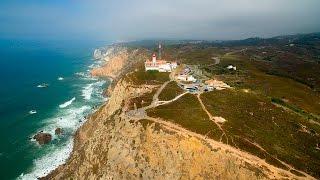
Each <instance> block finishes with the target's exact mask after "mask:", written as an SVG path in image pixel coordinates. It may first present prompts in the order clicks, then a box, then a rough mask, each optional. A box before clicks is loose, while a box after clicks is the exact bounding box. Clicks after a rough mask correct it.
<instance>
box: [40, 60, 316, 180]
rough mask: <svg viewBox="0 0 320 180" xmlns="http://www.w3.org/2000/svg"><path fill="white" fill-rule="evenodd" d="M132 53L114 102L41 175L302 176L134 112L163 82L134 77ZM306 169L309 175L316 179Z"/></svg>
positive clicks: (112, 94)
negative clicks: (62, 159) (135, 102)
mask: <svg viewBox="0 0 320 180" xmlns="http://www.w3.org/2000/svg"><path fill="white" fill-rule="evenodd" d="M129 59H130V58H127V60H126V62H127V63H124V64H126V65H127V66H124V67H122V68H120V69H117V68H116V69H117V71H116V72H115V73H117V74H118V76H113V77H114V78H115V79H114V80H113V81H112V85H110V86H109V87H108V90H107V91H108V94H109V100H108V102H106V103H104V104H103V105H102V106H101V107H99V109H98V110H97V111H96V112H95V113H93V114H91V115H90V117H89V118H88V120H87V121H86V122H85V123H84V124H83V126H81V127H80V128H79V129H78V130H77V132H76V133H75V136H74V147H73V150H72V153H71V155H70V157H69V158H68V160H67V162H66V163H65V164H63V165H61V166H59V167H58V168H57V169H55V170H54V171H52V172H51V173H50V174H49V175H47V176H46V177H43V178H41V179H65V178H71V177H72V178H80V179H97V178H101V179H112V178H114V177H117V178H119V179H132V178H133V179H143V178H147V179H161V178H164V179H179V178H182V177H185V178H191V179H194V178H197V177H198V178H200V177H207V178H208V179H214V178H219V177H220V178H221V177H223V178H225V179H235V178H239V177H240V179H257V178H258V179H281V178H285V177H286V178H288V177H290V178H296V179H300V178H301V177H300V178H299V176H297V175H295V174H293V173H291V172H290V171H286V170H284V169H281V168H278V167H275V166H273V165H270V164H268V163H267V162H266V161H265V160H263V159H260V158H258V157H256V156H254V155H251V154H250V153H247V152H244V151H240V150H239V149H237V148H234V147H231V146H230V145H227V144H223V143H222V142H218V141H215V140H213V139H208V138H207V137H205V136H202V135H200V134H197V133H195V132H192V131H189V130H187V129H184V128H183V127H181V126H179V125H176V124H173V123H171V122H169V121H165V120H163V119H157V118H149V119H141V118H133V117H132V116H131V117H130V116H128V113H127V112H128V111H129V108H128V107H127V106H128V104H127V103H128V101H130V99H131V98H134V97H140V96H141V95H144V94H146V93H150V92H151V91H152V90H154V89H155V88H159V87H160V86H159V85H156V86H155V85H153V87H151V86H150V85H149V86H148V85H146V84H139V85H138V84H134V82H130V81H128V78H127V77H128V74H127V73H129V72H130V73H133V72H136V69H134V68H133V67H134V66H133V65H134V64H135V63H129V62H130V61H129ZM136 63H137V62H136ZM107 67H108V66H107ZM109 68H112V67H111V66H109ZM119 70H120V71H121V72H119ZM133 70H134V71H133ZM113 75H114V74H113ZM124 76H126V77H124ZM109 77H110V76H109ZM166 83H167V82H165V83H164V84H163V85H164V86H163V87H165V84H166ZM161 87H162V86H161ZM161 89H163V88H159V89H158V90H160V91H159V93H160V92H161V91H162V90H161ZM159 93H158V91H157V93H155V94H158V95H159ZM153 99H157V97H156V98H155V96H153ZM149 122H150V123H149ZM145 123H146V124H145ZM208 159H211V160H212V161H208ZM217 162H218V163H217ZM304 175H305V178H306V179H314V178H313V177H311V176H309V175H307V174H304Z"/></svg>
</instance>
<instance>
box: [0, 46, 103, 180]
mask: <svg viewBox="0 0 320 180" xmlns="http://www.w3.org/2000/svg"><path fill="white" fill-rule="evenodd" d="M103 44H104V45H105V44H107V42H89V41H75V42H68V41H50V42H46V41H30V40H24V41H19V40H0V175H1V179H15V178H21V179H35V178H37V177H39V176H42V175H44V174H46V173H47V172H48V171H51V170H52V169H54V168H55V167H56V166H57V165H59V164H61V163H62V162H64V161H65V160H66V158H67V157H68V155H69V153H70V152H71V149H72V142H73V138H72V135H73V134H74V132H75V131H76V129H77V128H78V127H79V126H80V125H81V124H82V123H84V121H85V118H84V117H85V116H87V115H88V114H90V113H91V112H92V111H94V110H93V107H94V106H97V105H100V104H102V103H103V102H104V101H105V100H106V99H105V98H104V97H103V96H102V91H103V89H104V88H105V87H106V86H107V85H108V82H107V80H102V79H95V78H92V77H90V76H89V69H90V68H92V67H93V66H98V65H99V63H101V62H98V61H93V59H92V52H93V50H94V48H96V47H99V46H101V45H103ZM59 77H62V78H60V79H59ZM41 83H47V84H49V86H48V87H47V88H38V87H37V86H38V85H39V84H41ZM31 110H36V111H37V113H36V114H30V113H29V112H30V111H31ZM58 127H59V128H62V129H63V135H61V136H56V135H54V130H55V129H56V128H58ZM41 130H43V131H44V132H49V133H51V134H52V135H53V141H52V142H51V143H49V144H47V145H43V146H40V145H38V144H37V143H36V142H34V141H31V140H30V139H29V137H31V136H33V135H34V134H35V133H37V132H39V131H41Z"/></svg>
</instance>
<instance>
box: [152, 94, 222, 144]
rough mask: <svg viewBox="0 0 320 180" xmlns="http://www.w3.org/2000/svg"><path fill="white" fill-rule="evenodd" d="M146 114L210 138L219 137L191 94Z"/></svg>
mask: <svg viewBox="0 0 320 180" xmlns="http://www.w3.org/2000/svg"><path fill="white" fill-rule="evenodd" d="M147 113H148V115H149V116H151V117H160V118H163V119H166V120H169V121H172V122H174V123H177V124H179V125H181V126H183V127H185V128H187V129H189V130H191V131H193V132H197V133H199V134H203V135H208V136H209V137H212V138H218V137H219V136H220V135H221V132H220V130H219V129H218V128H217V126H216V125H215V124H214V123H213V122H212V121H210V120H209V118H208V116H207V114H206V113H205V112H204V111H203V110H202V108H201V105H200V103H199V101H198V100H197V97H196V96H195V95H192V94H186V95H184V96H182V97H181V98H180V99H178V100H177V101H174V102H172V103H170V104H167V105H163V106H158V107H156V108H154V109H150V110H148V111H147Z"/></svg>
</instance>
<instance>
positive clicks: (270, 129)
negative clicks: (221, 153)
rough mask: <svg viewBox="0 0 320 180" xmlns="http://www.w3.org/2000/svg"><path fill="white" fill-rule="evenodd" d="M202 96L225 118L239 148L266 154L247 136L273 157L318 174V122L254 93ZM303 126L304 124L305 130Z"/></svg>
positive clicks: (214, 112)
mask: <svg viewBox="0 0 320 180" xmlns="http://www.w3.org/2000/svg"><path fill="white" fill-rule="evenodd" d="M201 98H202V99H203V101H204V104H205V105H206V107H207V109H208V110H209V111H210V112H211V113H212V114H213V115H215V116H222V117H224V118H225V119H227V122H226V123H225V124H224V125H223V128H224V129H225V130H226V133H227V135H228V136H229V137H233V138H234V139H236V141H235V144H236V145H237V146H239V147H240V148H241V149H245V150H247V151H249V152H252V153H254V154H257V153H258V154H257V155H259V156H260V157H261V156H262V157H263V156H266V154H263V153H262V154H261V152H260V151H257V149H256V148H255V147H254V146H252V145H250V144H248V143H247V142H246V140H249V141H250V142H255V143H257V144H259V145H260V146H261V147H263V148H264V149H265V150H266V151H267V152H268V153H270V154H271V155H273V156H274V157H278V158H279V159H280V160H282V161H285V162H287V163H289V164H292V165H294V167H297V168H299V169H302V170H304V171H307V172H311V173H312V174H314V175H316V176H318V177H319V176H320V174H318V173H317V172H320V151H319V150H316V144H317V143H318V141H319V135H316V133H320V128H319V126H317V125H314V124H310V123H309V122H308V121H307V120H305V119H303V118H301V117H300V116H298V115H295V114H292V113H290V112H287V111H285V110H283V109H282V108H280V107H277V106H275V105H273V104H272V103H271V102H270V100H269V99H268V98H266V97H263V96H260V95H257V94H254V93H245V92H243V91H236V90H225V91H213V92H210V93H206V94H203V95H202V97H201ZM303 126H306V127H307V129H306V130H307V131H306V132H304V129H303ZM243 140H245V141H243ZM259 153H260V154H259ZM273 160H274V159H273ZM273 160H272V159H270V160H269V162H270V161H273ZM267 161H268V159H267Z"/></svg>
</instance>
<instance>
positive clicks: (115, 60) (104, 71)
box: [91, 50, 128, 78]
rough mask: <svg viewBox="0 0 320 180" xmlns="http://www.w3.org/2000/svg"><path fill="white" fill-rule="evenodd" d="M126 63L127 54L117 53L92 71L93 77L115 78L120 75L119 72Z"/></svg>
mask: <svg viewBox="0 0 320 180" xmlns="http://www.w3.org/2000/svg"><path fill="white" fill-rule="evenodd" d="M127 61H128V52H127V51H126V50H121V51H119V52H118V53H117V54H116V55H115V56H111V57H110V58H109V61H108V62H107V63H106V64H105V65H103V66H102V67H100V68H96V69H93V70H92V71H91V74H92V75H93V76H99V77H101V76H106V77H111V78H115V77H117V76H119V75H120V73H121V70H122V69H123V67H124V66H125V65H126V63H127Z"/></svg>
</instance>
